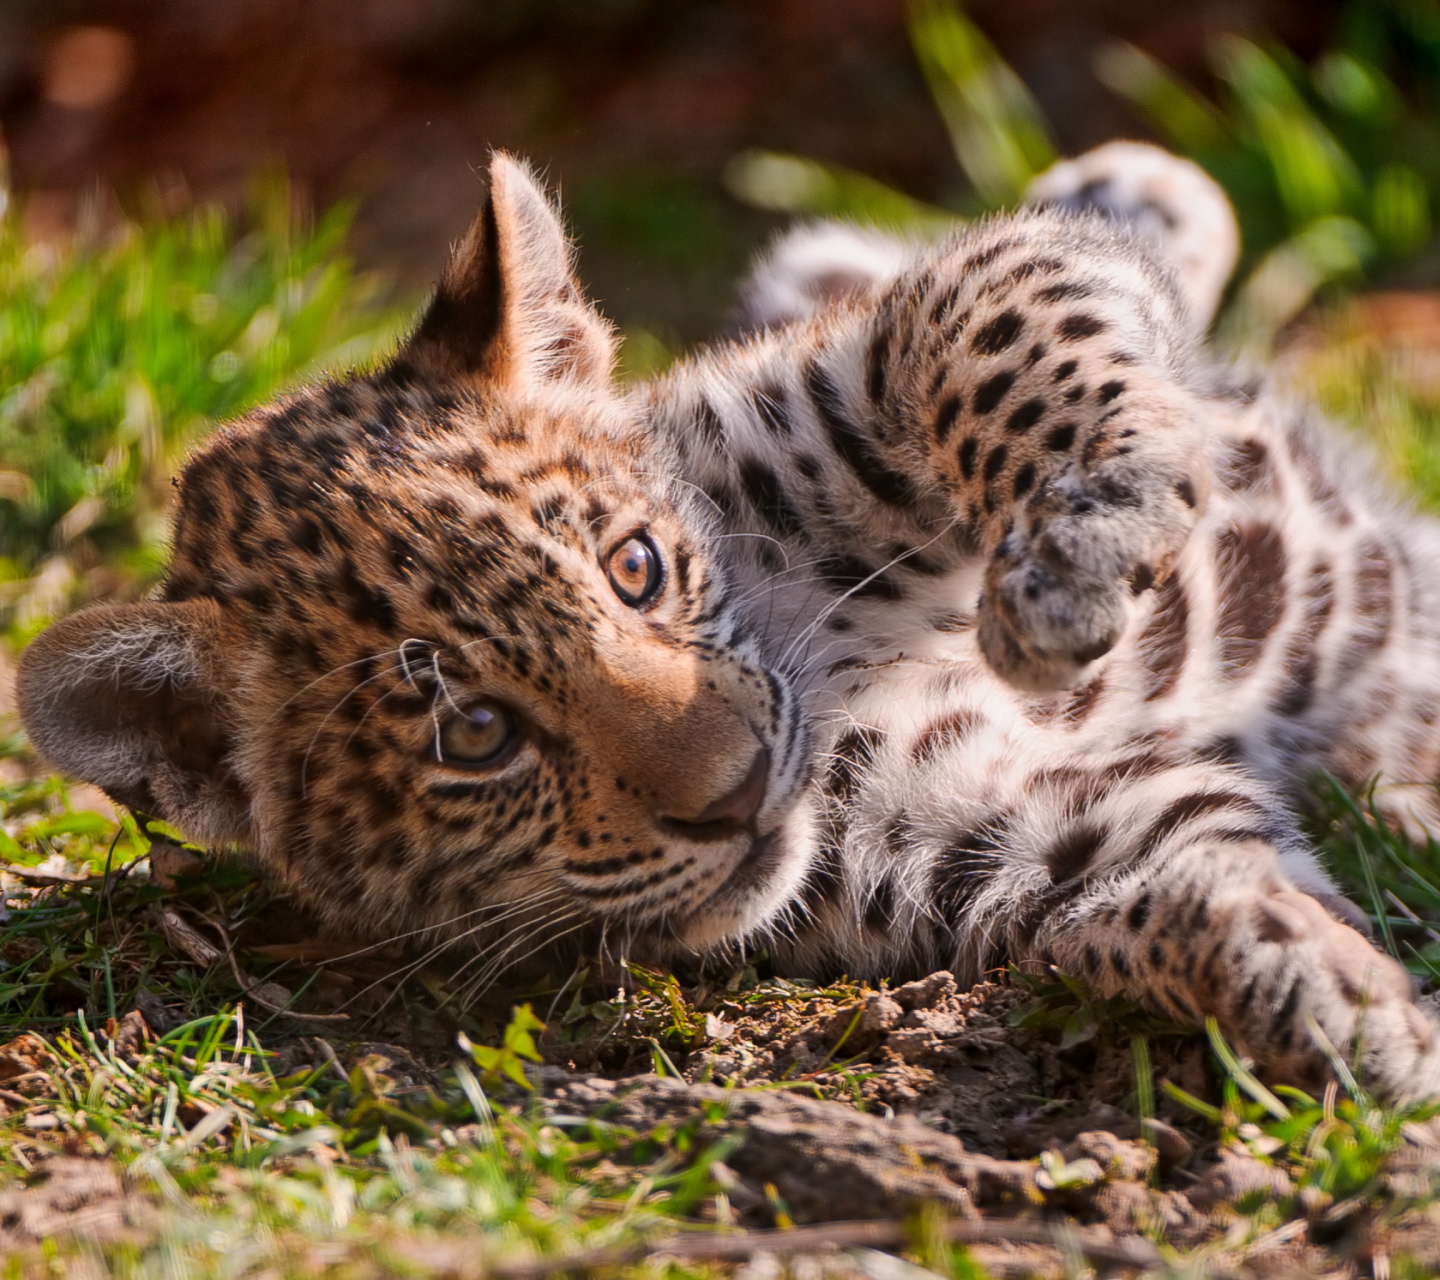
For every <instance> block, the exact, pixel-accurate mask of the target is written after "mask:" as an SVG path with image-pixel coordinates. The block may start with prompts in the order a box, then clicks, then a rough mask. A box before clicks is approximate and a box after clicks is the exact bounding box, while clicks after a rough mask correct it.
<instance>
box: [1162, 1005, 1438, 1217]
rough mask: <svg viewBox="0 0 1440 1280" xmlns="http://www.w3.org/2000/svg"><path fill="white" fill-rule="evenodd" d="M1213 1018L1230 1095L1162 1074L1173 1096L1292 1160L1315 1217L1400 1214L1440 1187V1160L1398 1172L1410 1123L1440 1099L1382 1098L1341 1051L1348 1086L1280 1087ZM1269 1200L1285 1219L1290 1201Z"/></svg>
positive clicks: (1232, 1139) (1270, 1154)
mask: <svg viewBox="0 0 1440 1280" xmlns="http://www.w3.org/2000/svg"><path fill="white" fill-rule="evenodd" d="M1206 1028H1207V1031H1208V1034H1209V1037H1210V1044H1211V1047H1212V1048H1213V1049H1214V1051H1215V1056H1216V1057H1217V1059H1219V1061H1220V1064H1221V1066H1222V1068H1223V1070H1224V1078H1223V1081H1222V1091H1223V1102H1222V1103H1221V1105H1220V1106H1218V1107H1216V1106H1212V1105H1210V1104H1209V1103H1205V1102H1202V1101H1200V1100H1199V1099H1198V1098H1195V1097H1193V1096H1191V1095H1190V1094H1188V1093H1186V1092H1185V1090H1183V1089H1181V1088H1179V1087H1177V1086H1176V1085H1174V1084H1172V1083H1170V1081H1168V1080H1166V1081H1162V1082H1161V1088H1162V1089H1163V1090H1164V1091H1165V1093H1166V1094H1167V1095H1168V1096H1169V1097H1170V1098H1171V1099H1172V1100H1173V1101H1175V1102H1177V1103H1179V1104H1180V1105H1181V1106H1184V1107H1186V1108H1187V1109H1188V1110H1190V1111H1193V1112H1195V1113H1196V1114H1197V1115H1200V1116H1203V1117H1204V1118H1205V1119H1206V1120H1208V1121H1209V1122H1210V1123H1212V1124H1214V1125H1216V1126H1217V1127H1218V1128H1219V1130H1220V1139H1221V1141H1222V1143H1230V1144H1234V1145H1236V1146H1238V1147H1240V1148H1241V1149H1243V1150H1245V1151H1247V1152H1248V1153H1249V1154H1250V1155H1252V1156H1254V1157H1256V1158H1257V1159H1259V1160H1262V1161H1264V1162H1265V1163H1267V1164H1276V1165H1283V1166H1284V1167H1285V1169H1286V1171H1287V1172H1288V1173H1289V1175H1290V1179H1291V1181H1292V1183H1293V1185H1294V1188H1295V1196H1294V1199H1295V1200H1296V1201H1298V1202H1299V1203H1300V1204H1301V1205H1302V1206H1303V1207H1304V1210H1305V1212H1306V1213H1308V1214H1309V1215H1310V1216H1311V1217H1312V1218H1316V1217H1323V1218H1324V1219H1326V1220H1328V1221H1330V1222H1337V1221H1342V1220H1344V1219H1345V1218H1347V1217H1349V1216H1351V1215H1354V1214H1357V1213H1359V1212H1361V1211H1362V1210H1369V1211H1375V1210H1381V1211H1383V1213H1384V1215H1385V1216H1386V1217H1389V1218H1392V1219H1393V1218H1395V1217H1398V1216H1399V1215H1400V1214H1401V1213H1403V1212H1404V1211H1405V1210H1406V1209H1408V1208H1411V1207H1413V1206H1416V1205H1422V1204H1428V1203H1431V1202H1433V1201H1434V1200H1435V1198H1436V1196H1437V1195H1440V1181H1437V1179H1440V1172H1437V1171H1436V1170H1434V1169H1433V1168H1431V1169H1430V1170H1429V1171H1428V1172H1427V1173H1426V1174H1425V1175H1424V1176H1421V1177H1417V1178H1414V1179H1397V1178H1395V1177H1393V1176H1392V1174H1391V1161H1392V1159H1393V1157H1394V1156H1396V1155H1397V1153H1399V1152H1400V1151H1401V1150H1402V1149H1404V1147H1405V1146H1406V1144H1407V1142H1408V1141H1409V1139H1408V1137H1407V1130H1412V1131H1413V1127H1414V1126H1415V1125H1417V1124H1421V1123H1424V1122H1425V1121H1428V1120H1431V1119H1433V1118H1434V1116H1435V1115H1436V1114H1437V1113H1440V1103H1435V1102H1423V1103H1410V1104H1407V1105H1402V1106H1395V1107H1386V1106H1382V1105H1380V1104H1379V1103H1377V1102H1376V1101H1375V1100H1374V1099H1373V1098H1371V1097H1370V1096H1369V1094H1367V1093H1366V1092H1365V1091H1364V1089H1363V1088H1362V1087H1361V1086H1360V1085H1359V1084H1357V1082H1356V1081H1355V1078H1354V1077H1353V1075H1351V1074H1350V1072H1349V1069H1348V1068H1347V1067H1346V1066H1345V1064H1344V1063H1343V1062H1339V1061H1338V1060H1337V1061H1336V1062H1335V1066H1336V1069H1337V1074H1338V1075H1339V1076H1340V1079H1341V1080H1342V1081H1344V1083H1345V1088H1344V1090H1343V1091H1342V1090H1341V1089H1340V1088H1339V1087H1338V1086H1337V1085H1336V1084H1333V1083H1332V1084H1331V1085H1330V1086H1329V1087H1328V1088H1327V1089H1326V1091H1325V1094H1324V1096H1323V1097H1322V1098H1320V1099H1318V1100H1317V1099H1315V1098H1312V1097H1311V1096H1310V1095H1309V1094H1307V1093H1305V1092H1304V1091H1303V1090H1300V1089H1294V1088H1291V1087H1289V1086H1286V1085H1277V1086H1276V1087H1275V1088H1274V1089H1273V1090H1271V1089H1268V1088H1266V1087H1265V1086H1264V1085H1263V1084H1261V1083H1260V1081H1259V1080H1257V1079H1256V1078H1255V1076H1254V1075H1253V1073H1252V1072H1251V1071H1250V1068H1249V1066H1248V1064H1247V1063H1245V1062H1244V1061H1243V1060H1241V1059H1240V1058H1238V1057H1237V1056H1236V1055H1235V1053H1234V1051H1233V1050H1232V1049H1231V1048H1230V1046H1229V1045H1228V1044H1227V1043H1226V1042H1225V1039H1224V1037H1223V1036H1222V1035H1221V1034H1220V1030H1219V1027H1218V1026H1217V1025H1216V1023H1215V1020H1214V1019H1213V1018H1211V1019H1210V1020H1209V1022H1208V1023H1207V1024H1206ZM1246 1207H1247V1208H1250V1209H1252V1210H1261V1209H1262V1208H1264V1206H1259V1205H1256V1206H1246ZM1269 1208H1270V1210H1271V1212H1272V1214H1273V1216H1274V1217H1275V1220H1276V1221H1278V1220H1279V1219H1280V1217H1281V1216H1282V1215H1283V1214H1284V1212H1285V1211H1286V1210H1288V1208H1289V1206H1288V1205H1284V1204H1277V1205H1273V1206H1269ZM1257 1216H1258V1215H1257ZM1269 1225H1273V1223H1270V1224H1269Z"/></svg>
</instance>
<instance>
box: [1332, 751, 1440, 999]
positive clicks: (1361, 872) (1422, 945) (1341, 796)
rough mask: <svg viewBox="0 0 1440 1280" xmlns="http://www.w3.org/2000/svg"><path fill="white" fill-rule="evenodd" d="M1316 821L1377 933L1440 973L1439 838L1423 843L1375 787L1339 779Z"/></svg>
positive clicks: (1406, 957)
mask: <svg viewBox="0 0 1440 1280" xmlns="http://www.w3.org/2000/svg"><path fill="white" fill-rule="evenodd" d="M1314 821H1315V823H1316V825H1317V828H1318V834H1319V836H1320V838H1321V839H1322V840H1323V842H1324V844H1325V850H1326V853H1327V855H1328V857H1327V861H1328V863H1329V864H1330V866H1331V867H1332V868H1333V869H1334V870H1335V871H1336V873H1337V874H1338V875H1340V876H1341V877H1342V879H1343V880H1345V881H1346V882H1347V883H1348V884H1350V885H1353V886H1354V894H1355V897H1356V899H1357V900H1358V901H1359V902H1361V903H1363V904H1365V906H1366V907H1368V909H1369V914H1370V918H1371V920H1372V921H1373V923H1374V926H1375V934H1376V938H1377V941H1378V942H1379V944H1380V945H1382V946H1384V947H1385V948H1386V950H1388V951H1389V952H1390V953H1391V954H1392V955H1393V956H1395V958H1396V959H1398V960H1400V961H1401V962H1402V963H1404V964H1406V965H1408V966H1409V968H1410V970H1411V972H1413V973H1414V974H1415V975H1416V976H1417V977H1419V978H1421V979H1424V980H1426V981H1428V982H1431V983H1433V982H1435V981H1436V979H1440V933H1437V932H1436V929H1435V927H1434V922H1436V921H1440V874H1437V868H1440V844H1437V841H1436V838H1435V836H1434V835H1433V834H1430V835H1427V837H1426V838H1425V841H1424V843H1423V844H1416V843H1413V842H1412V841H1410V840H1408V839H1406V838H1405V837H1404V836H1402V835H1401V834H1399V833H1398V832H1396V831H1395V830H1394V829H1393V828H1391V827H1390V826H1389V824H1387V823H1386V821H1385V820H1384V818H1383V817H1382V816H1381V815H1380V812H1379V810H1378V809H1377V808H1376V806H1375V798H1374V792H1373V791H1372V792H1370V793H1369V794H1367V795H1364V796H1361V797H1359V798H1358V799H1357V798H1356V797H1354V796H1352V795H1351V794H1350V793H1349V792H1348V791H1346V790H1345V788H1343V787H1342V786H1340V784H1339V783H1337V782H1336V781H1335V780H1334V779H1333V778H1328V777H1327V778H1325V779H1324V780H1323V781H1322V785H1321V786H1320V788H1319V795H1318V808H1317V810H1316V814H1315V818H1314Z"/></svg>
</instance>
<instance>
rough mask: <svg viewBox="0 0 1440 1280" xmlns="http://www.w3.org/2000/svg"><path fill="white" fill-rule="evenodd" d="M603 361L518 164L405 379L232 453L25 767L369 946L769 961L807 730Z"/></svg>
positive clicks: (192, 472) (455, 271)
mask: <svg viewBox="0 0 1440 1280" xmlns="http://www.w3.org/2000/svg"><path fill="white" fill-rule="evenodd" d="M612 357H613V348H612V339H611V334H610V331H609V328H608V326H607V325H606V324H605V322H604V321H603V320H601V318H600V317H599V316H598V315H597V314H596V313H595V312H594V311H593V310H592V309H591V308H590V307H589V305H588V304H587V303H586V302H585V301H584V299H583V298H582V297H581V295H580V293H579V291H578V289H577V288H576V285H575V283H574V280H573V279H572V277H571V273H570V254H569V249H568V246H567V244H566V242H565V238H564V234H563V232H562V230H561V227H560V224H559V222H558V220H557V218H556V215H555V212H554V210H553V209H552V208H551V207H550V205H549V204H548V202H547V200H546V198H545V196H544V195H543V193H542V192H541V191H540V190H539V189H538V187H537V186H536V185H535V183H534V181H533V179H532V178H531V176H530V175H529V173H528V172H527V170H526V169H525V168H524V167H523V166H521V165H520V164H518V163H516V162H515V161H512V160H509V159H507V158H505V157H503V156H502V157H497V158H496V159H495V161H494V162H493V164H492V167H491V171H490V198H489V201H488V203H487V205H486V207H485V209H484V211H483V212H482V213H481V215H480V217H479V219H478V220H477V221H476V223H475V225H474V227H473V228H472V229H471V231H470V233H469V235H468V237H467V238H466V240H465V242H464V243H463V244H462V246H461V247H460V249H459V250H458V252H457V253H456V255H455V257H454V259H453V261H452V263H451V265H450V267H449V268H448V270H447V272H446V275H445V277H444V279H443V280H442V281H441V284H440V286H439V289H438V290H437V292H436V295H435V297H434V299H433V300H432V301H431V303H430V304H429V306H428V308H427V309H426V311H425V312H424V314H423V316H422V317H421V319H420V321H419V324H418V326H417V327H416V329H415V331H414V333H413V335H412V336H411V337H410V339H409V340H408V341H407V342H406V343H405V345H404V346H403V347H402V349H401V350H400V352H399V354H398V355H397V356H396V357H395V358H394V360H393V361H392V362H391V363H390V364H389V365H388V366H386V367H384V368H382V369H380V370H379V371H377V372H375V373H372V374H368V375H360V376H354V377H351V378H347V379H342V380H339V381H333V382H328V383H324V384H321V385H318V386H314V387H311V388H307V389H305V390H303V391H300V392H298V393H296V394H295V395H293V396H290V397H288V398H285V399H282V400H280V401H277V402H276V403H274V404H270V405H267V406H265V407H263V408H260V409H257V410H255V411H254V412H253V413H250V414H248V415H247V416H246V417H244V418H243V419H241V420H240V421H238V422H235V423H232V424H230V425H229V426H227V427H224V428H222V429H221V430H220V431H219V432H218V433H217V434H216V435H215V436H214V437H213V439H212V440H211V441H210V442H209V443H208V444H207V445H206V446H205V448H204V449H202V450H201V451H200V452H198V453H197V454H196V455H195V456H194V458H192V459H191V461H190V463H189V465H188V466H187V467H186V468H185V470H184V473H183V475H182V476H181V478H180V480H179V490H180V493H179V509H178V515H177V518H176V524H175V533H174V556H173V562H172V565H171V568H170V572H169V575H168V577H167V578H166V580H165V582H164V584H163V585H162V587H161V588H160V590H159V591H158V593H157V594H156V597H155V598H154V599H153V600H151V601H148V602H146V603H142V604H134V605H125V606H119V607H102V608H95V609H90V610H86V611H84V612H81V613H78V614H76V615H74V616H72V617H70V618H68V619H66V620H65V621H63V622H60V623H58V624H57V625H56V626H54V627H52V628H51V629H50V630H48V631H47V632H45V633H44V634H43V635H42V636H41V637H40V638H39V639H38V640H36V641H35V642H34V643H33V644H32V645H31V646H30V648H29V650H28V651H27V652H26V654H25V656H24V659H23V661H22V663H21V669H20V678H19V697H20V707H21V714H22V716H23V718H24V721H25V725H26V728H27V729H28V731H29V733H30V736H31V738H32V740H33V741H34V743H35V745H36V746H37V747H38V748H39V749H40V751H42V752H43V753H44V754H45V755H46V756H48V757H49V758H50V759H51V760H52V761H53V762H54V763H55V764H56V765H57V766H59V767H60V768H61V769H63V770H65V771H66V772H68V773H70V774H72V775H74V776H76V777H78V778H82V779H85V780H87V781H90V782H93V783H96V784H97V785H99V786H100V787H102V788H103V789H104V790H106V791H107V792H108V793H109V794H110V795H111V796H113V797H114V798H115V799H116V800H117V801H119V802H120V803H122V804H125V805H129V806H133V807H134V808H137V809H140V810H142V811H144V812H146V813H149V814H153V815H156V816H160V817H163V818H166V819H168V820H169V821H171V822H173V823H175V824H176V825H178V826H179V827H180V828H181V829H183V830H185V831H186V832H187V833H188V834H189V835H190V836H191V838H192V839H195V840H197V841H200V842H203V843H206V844H210V845H221V844H227V843H239V844H241V845H243V846H248V847H250V848H252V849H253V850H255V851H256V852H257V853H258V854H259V856H260V857H261V858H262V859H263V860H264V861H265V862H266V863H267V864H268V865H269V866H270V867H272V868H273V869H274V870H275V872H276V873H278V874H279V875H280V876H281V877H283V878H284V879H286V880H287V881H288V882H290V883H291V884H292V885H294V886H295V888H296V889H297V890H298V891H299V892H300V893H301V894H302V896H303V897H304V898H306V899H307V900H308V901H309V902H310V903H312V904H313V905H314V906H315V907H317V908H318V909H319V910H321V911H322V912H323V913H325V914H326V915H327V916H329V917H330V918H331V919H332V920H333V921H334V922H335V923H336V924H338V925H340V926H341V927H344V928H347V929H349V930H352V931H359V932H362V933H364V934H367V935H368V936H371V937H376V938H379V937H389V936H396V935H400V934H404V933H407V932H409V931H412V930H425V931H434V932H435V933H438V934H440V935H441V936H449V937H454V938H459V937H464V936H473V937H474V939H475V941H476V942H477V944H478V945H481V946H483V947H486V948H487V949H490V950H491V951H492V952H493V953H494V954H496V956H497V957H503V956H504V955H506V954H507V953H509V952H514V953H516V954H518V953H519V952H520V951H521V950H522V949H523V950H526V951H529V950H533V949H535V948H536V947H544V946H546V945H548V944H549V943H550V942H552V941H555V940H558V939H559V938H560V937H562V936H564V935H567V934H570V935H574V936H575V937H576V938H577V939H583V940H585V941H591V942H593V941H594V940H596V939H599V938H601V937H604V936H607V935H608V936H609V938H610V939H611V940H612V941H613V942H615V943H616V944H618V945H625V946H629V947H631V948H632V949H638V950H640V951H648V952H650V953H660V954H663V953H664V952H665V951H667V950H674V949H676V948H680V949H695V950H702V949H704V948H707V947H711V946H714V945H717V944H719V943H722V942H724V941H727V940H733V939H739V938H743V937H744V936H746V935H747V934H750V933H753V932H754V931H755V930H757V929H759V928H761V927H763V926H764V925H765V924H766V922H767V921H769V920H770V919H772V918H773V917H774V916H775V915H776V914H777V913H778V912H779V911H781V910H782V909H783V906H784V904H785V902H786V901H787V900H788V899H789V896H790V894H791V891H792V890H793V889H794V888H795V886H796V885H797V884H798V882H799V880H800V878H801V875H802V873H803V871H804V863H805V854H804V849H805V847H806V846H807V845H808V843H809V842H808V841H807V840H806V839H805V838H804V836H805V833H804V832H803V830H801V827H802V826H803V824H804V822H805V818H804V817H803V815H802V814H801V813H800V811H799V809H798V808H797V806H796V805H795V803H794V801H795V797H796V795H797V793H798V791H799V789H800V787H801V786H802V785H803V782H804V780H805V777H804V775H805V771H806V764H805V749H806V746H805V742H804V740H803V732H802V730H801V729H800V717H799V714H798V710H797V706H796V703H795V700H794V697H793V696H792V695H791V693H790V692H789V691H788V689H787V688H786V686H785V685H784V683H783V682H782V681H781V680H779V679H778V678H776V677H775V676H774V675H772V674H771V673H770V672H768V671H767V670H766V669H765V668H764V667H763V666H762V665H761V663H760V662H759V661H758V655H757V651H756V650H755V648H754V646H753V645H752V644H751V643H750V642H749V640H748V639H747V637H746V636H745V634H744V633H743V630H740V629H738V626H737V622H736V619H735V616H734V615H733V612H732V607H731V604H730V601H729V593H728V590H727V584H726V582H725V580H724V574H723V570H722V569H721V567H720V566H719V565H718V564H717V563H716V561H715V559H714V557H713V556H712V554H711V546H712V534H711V531H710V529H709V528H708V526H707V523H706V521H707V518H708V517H707V513H706V511H705V509H704V508H703V506H701V505H700V504H699V503H697V502H696V501H695V499H694V498H693V497H692V496H691V491H690V489H689V487H688V486H686V485H685V484H683V483H680V482H678V481H677V480H676V479H675V477H674V468H673V464H672V461H671V458H670V457H669V456H668V454H667V452H666V449H665V447H664V445H663V442H661V441H659V440H656V439H654V438H652V437H651V436H650V435H649V434H648V433H647V430H646V426H645V423H644V421H643V414H642V412H641V411H640V410H637V409H636V408H634V407H632V406H631V405H629V404H627V403H626V402H625V401H623V400H622V399H620V398H619V397H618V396H617V395H616V393H615V392H614V390H613V388H612V386H611V363H612ZM432 936H433V935H432ZM632 953H633V950H632Z"/></svg>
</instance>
